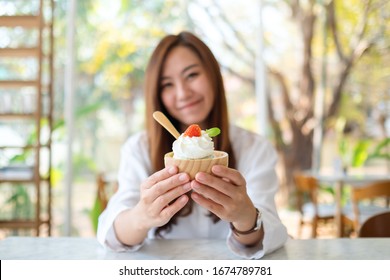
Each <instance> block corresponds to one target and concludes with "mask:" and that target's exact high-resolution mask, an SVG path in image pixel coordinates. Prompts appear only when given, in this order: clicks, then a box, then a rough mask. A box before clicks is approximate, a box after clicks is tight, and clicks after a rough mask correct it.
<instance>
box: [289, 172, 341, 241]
mask: <svg viewBox="0 0 390 280" xmlns="http://www.w3.org/2000/svg"><path fill="white" fill-rule="evenodd" d="M293 179H294V183H295V187H296V194H297V208H298V211H299V212H300V216H301V217H300V222H299V232H298V235H299V236H300V235H301V232H302V226H303V225H304V224H311V226H312V231H311V236H312V237H313V238H315V237H317V227H318V223H319V222H328V221H329V220H333V219H334V217H335V211H336V206H335V205H334V204H324V203H319V202H318V195H319V184H318V181H317V179H316V178H314V177H310V176H307V175H305V174H304V173H294V175H293ZM305 196H307V197H308V201H307V202H304V199H305Z"/></svg>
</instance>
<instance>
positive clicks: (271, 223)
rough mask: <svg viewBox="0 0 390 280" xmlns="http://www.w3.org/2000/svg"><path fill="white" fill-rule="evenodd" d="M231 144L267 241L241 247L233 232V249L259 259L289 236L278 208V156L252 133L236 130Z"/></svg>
mask: <svg viewBox="0 0 390 280" xmlns="http://www.w3.org/2000/svg"><path fill="white" fill-rule="evenodd" d="M231 141H232V144H233V150H234V152H235V156H236V159H237V170H238V171H240V172H241V174H242V175H243V176H244V177H245V180H246V183H247V191H248V195H249V197H250V198H251V199H252V202H253V204H254V205H255V206H256V207H257V208H258V209H259V210H260V211H261V212H262V223H263V228H264V239H263V242H262V244H260V245H259V246H257V247H245V246H242V245H241V244H239V243H238V242H237V241H236V240H235V239H234V237H233V236H232V234H231V232H230V233H229V235H228V238H227V244H228V246H229V248H230V249H231V250H232V251H233V252H234V253H236V254H238V255H239V256H241V257H244V258H254V259H258V258H261V257H263V256H264V255H266V254H268V253H271V252H273V251H275V250H276V249H278V248H280V247H281V246H283V245H284V243H285V242H286V241H287V238H288V234H287V229H286V227H285V226H284V225H283V224H282V222H281V220H280V218H279V216H278V214H277V209H276V205H275V195H276V193H277V191H278V189H279V183H278V178H277V175H276V170H275V165H276V163H277V154H276V151H275V149H274V148H273V147H272V145H271V143H269V142H268V141H267V140H266V139H264V138H262V137H261V136H259V135H256V134H254V133H251V132H249V131H246V130H243V129H240V128H237V127H232V132H231Z"/></svg>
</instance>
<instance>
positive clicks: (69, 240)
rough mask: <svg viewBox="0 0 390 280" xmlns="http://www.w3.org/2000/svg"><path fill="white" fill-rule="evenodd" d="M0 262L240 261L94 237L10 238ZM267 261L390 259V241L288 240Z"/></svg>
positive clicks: (165, 244) (180, 245)
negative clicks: (106, 244) (114, 246)
mask: <svg viewBox="0 0 390 280" xmlns="http://www.w3.org/2000/svg"><path fill="white" fill-rule="evenodd" d="M0 259H2V260H16V259H24V260H25V259H34V260H55V259H57V260H102V259H107V260H131V259H134V260H148V259H149V260H152V259H153V260H156V259H160V260H163V259H166V260H175V259H176V260H189V259H194V260H212V259H217V260H228V259H240V258H239V257H237V256H236V255H234V254H233V253H232V252H230V251H229V249H228V248H227V246H226V241H225V240H220V239H215V240H210V239H198V240H148V241H147V243H146V244H145V246H143V247H142V248H141V249H140V250H139V251H137V252H120V253H117V252H112V251H109V250H106V249H104V248H103V247H102V246H101V245H100V244H99V243H98V242H97V241H96V239H94V238H76V237H50V238H37V237H8V238H5V239H4V240H1V241H0ZM263 259H266V260H288V259H291V260H357V259H360V260H383V259H385V260H390V238H356V239H348V238H340V239H306V240H297V239H291V240H288V241H287V243H286V244H285V246H284V247H282V248H280V249H278V250H277V251H275V252H273V253H271V254H269V255H266V256H264V257H263Z"/></svg>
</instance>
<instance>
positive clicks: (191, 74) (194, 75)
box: [187, 72, 199, 79]
mask: <svg viewBox="0 0 390 280" xmlns="http://www.w3.org/2000/svg"><path fill="white" fill-rule="evenodd" d="M198 75H199V73H198V72H192V73H190V74H188V76H187V78H188V79H192V78H195V77H197V76H198Z"/></svg>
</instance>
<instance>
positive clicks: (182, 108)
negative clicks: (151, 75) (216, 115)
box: [160, 46, 215, 129]
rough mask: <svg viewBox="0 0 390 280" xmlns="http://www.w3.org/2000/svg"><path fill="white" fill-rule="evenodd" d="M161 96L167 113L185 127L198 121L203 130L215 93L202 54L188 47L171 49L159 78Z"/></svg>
mask: <svg viewBox="0 0 390 280" xmlns="http://www.w3.org/2000/svg"><path fill="white" fill-rule="evenodd" d="M160 87H161V98H162V102H163V104H164V106H165V108H166V109H167V111H168V113H169V114H170V115H171V116H173V117H174V118H175V119H177V120H178V121H180V122H181V123H182V124H183V125H184V127H182V128H181V129H184V128H185V127H186V126H188V125H190V124H199V125H201V127H202V129H206V127H203V125H204V123H203V122H204V121H205V120H206V118H207V116H208V115H209V113H210V111H211V109H212V107H213V105H214V99H215V94H214V92H213V90H212V87H211V84H210V81H209V78H208V76H207V72H206V71H205V69H204V66H203V64H202V62H201V61H200V59H199V57H198V56H197V55H196V54H195V53H194V52H192V51H191V50H190V49H189V48H186V47H183V46H178V47H175V48H174V49H172V50H171V51H170V52H169V54H168V56H167V58H166V60H165V63H164V65H163V69H162V75H161V78H160Z"/></svg>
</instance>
